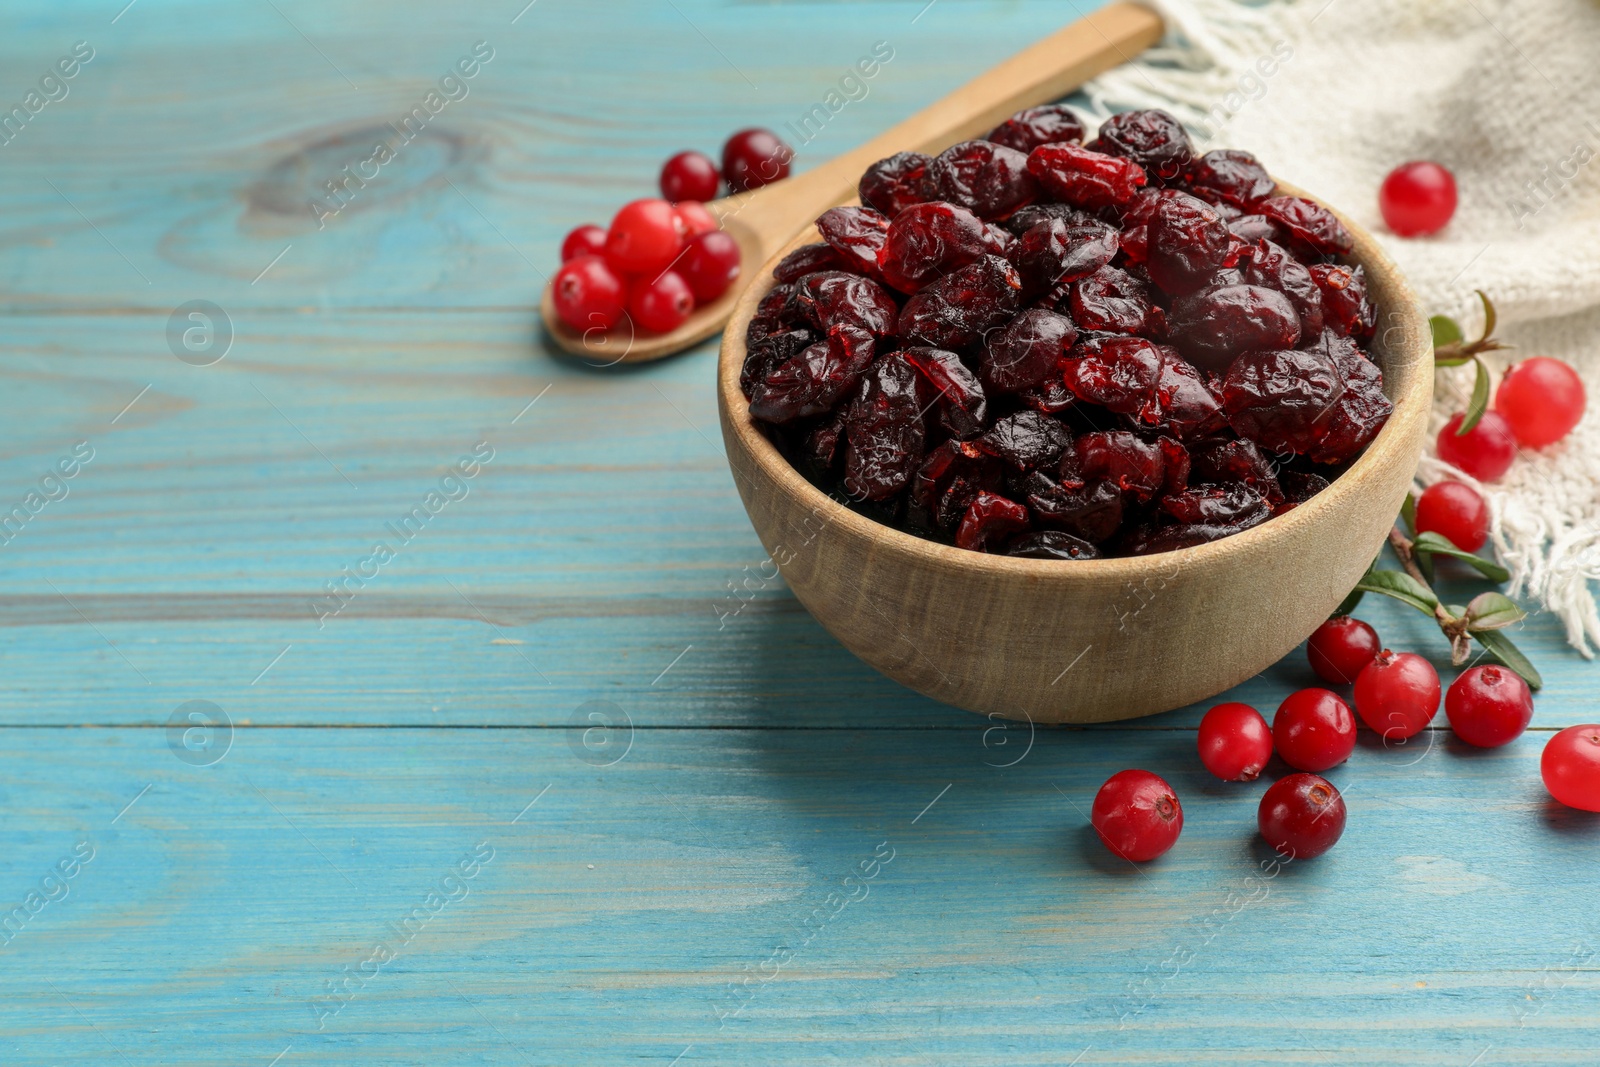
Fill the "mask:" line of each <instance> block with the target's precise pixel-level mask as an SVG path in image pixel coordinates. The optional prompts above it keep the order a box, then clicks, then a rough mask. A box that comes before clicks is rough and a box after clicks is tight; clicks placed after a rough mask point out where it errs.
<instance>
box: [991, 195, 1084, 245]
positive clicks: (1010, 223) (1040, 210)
mask: <svg viewBox="0 0 1600 1067" xmlns="http://www.w3.org/2000/svg"><path fill="white" fill-rule="evenodd" d="M1051 219H1060V220H1061V221H1062V222H1065V223H1066V224H1067V225H1069V226H1071V225H1074V224H1076V223H1079V222H1085V221H1093V222H1098V221H1100V220H1099V219H1096V218H1095V217H1094V216H1093V215H1090V214H1087V213H1085V212H1082V211H1079V210H1078V209H1077V208H1075V207H1069V206H1068V205H1066V204H1056V203H1050V202H1045V203H1033V204H1029V205H1028V206H1027V207H1024V208H1018V209H1017V213H1016V214H1014V215H1012V216H1011V217H1010V218H1008V219H1006V220H1005V221H1004V222H1002V223H1001V225H1002V226H1004V227H1005V228H1006V229H1007V230H1009V231H1010V232H1011V234H1012V235H1013V236H1015V237H1021V236H1022V235H1023V234H1025V233H1027V232H1028V231H1029V230H1031V229H1033V228H1034V227H1035V226H1037V225H1039V223H1041V222H1048V221H1049V220H1051Z"/></svg>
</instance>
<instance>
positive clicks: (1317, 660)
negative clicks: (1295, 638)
mask: <svg viewBox="0 0 1600 1067" xmlns="http://www.w3.org/2000/svg"><path fill="white" fill-rule="evenodd" d="M1382 647H1383V645H1382V643H1381V642H1379V640H1378V631H1376V630H1374V629H1373V628H1372V627H1371V626H1369V625H1367V624H1366V623H1364V622H1362V621H1361V620H1360V619H1356V618H1352V617H1350V616H1349V615H1336V616H1334V617H1333V618H1331V619H1329V620H1328V621H1327V622H1325V623H1323V624H1322V625H1321V626H1319V627H1317V629H1316V632H1314V633H1313V634H1312V635H1311V637H1310V639H1309V640H1307V641H1306V659H1308V660H1310V661H1311V669H1312V670H1313V671H1316V672H1317V677H1318V678H1321V679H1322V680H1323V681H1324V682H1327V683H1329V684H1330V685H1349V684H1350V683H1351V682H1354V681H1355V680H1356V678H1357V677H1358V676H1359V675H1360V674H1361V669H1362V668H1363V667H1365V666H1366V665H1367V664H1369V663H1371V662H1372V660H1373V658H1374V657H1375V656H1377V654H1378V651H1379V649H1381V648H1382Z"/></svg>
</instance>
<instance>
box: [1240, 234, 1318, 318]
mask: <svg viewBox="0 0 1600 1067" xmlns="http://www.w3.org/2000/svg"><path fill="white" fill-rule="evenodd" d="M1239 271H1240V277H1242V278H1243V279H1244V281H1245V282H1246V283H1247V284H1249V285H1259V286H1261V287H1262V288H1264V289H1275V290H1277V291H1278V292H1280V293H1282V294H1283V295H1284V296H1286V297H1288V298H1289V303H1291V304H1293V305H1294V310H1295V314H1297V315H1298V316H1299V317H1300V336H1301V337H1315V336H1317V335H1318V334H1319V333H1321V332H1322V323H1323V314H1322V309H1323V298H1322V290H1321V288H1320V287H1319V286H1318V283H1317V281H1316V279H1315V278H1314V277H1313V276H1312V273H1311V271H1310V270H1307V269H1306V266H1305V264H1303V263H1301V262H1300V261H1299V260H1297V259H1295V258H1294V257H1293V256H1291V255H1290V254H1289V253H1288V251H1287V250H1285V249H1284V248H1283V247H1282V246H1281V245H1278V244H1275V243H1273V242H1272V241H1268V240H1260V241H1257V242H1256V243H1255V244H1253V245H1251V246H1250V248H1249V249H1248V250H1247V251H1246V253H1245V255H1244V257H1243V258H1242V259H1241V260H1240V261H1239Z"/></svg>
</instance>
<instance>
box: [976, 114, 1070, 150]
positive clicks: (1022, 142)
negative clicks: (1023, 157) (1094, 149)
mask: <svg viewBox="0 0 1600 1067" xmlns="http://www.w3.org/2000/svg"><path fill="white" fill-rule="evenodd" d="M1083 133H1084V130H1083V120H1082V119H1080V118H1078V116H1077V114H1076V113H1075V112H1074V111H1073V110H1072V109H1071V108H1069V107H1067V106H1066V105H1065V104H1045V105H1044V106H1043V107H1030V108H1028V109H1027V110H1026V111H1019V112H1017V113H1016V114H1015V115H1012V116H1011V117H1010V118H1009V119H1006V120H1005V121H1004V122H1002V123H1001V124H1000V125H998V126H996V127H995V128H994V129H992V130H990V131H989V132H988V133H986V134H984V135H983V139H984V140H985V141H993V142H994V143H995V144H1001V145H1005V146H1006V147H1007V148H1015V149H1016V150H1017V151H1018V152H1031V151H1033V150H1034V149H1035V148H1038V147H1039V146H1040V145H1042V144H1053V143H1056V142H1059V141H1073V142H1077V143H1080V144H1081V143H1082V142H1083Z"/></svg>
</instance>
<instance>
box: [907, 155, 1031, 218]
mask: <svg viewBox="0 0 1600 1067" xmlns="http://www.w3.org/2000/svg"><path fill="white" fill-rule="evenodd" d="M928 174H929V176H930V177H931V178H932V179H933V182H934V185H935V187H936V188H937V189H938V190H939V198H940V199H941V200H948V201H950V202H951V203H954V204H960V205H961V206H962V207H966V208H970V209H971V210H972V212H973V213H974V214H976V215H977V216H978V217H979V218H981V219H1003V218H1005V217H1006V216H1007V215H1010V214H1011V213H1012V212H1013V211H1016V210H1017V209H1018V208H1019V207H1022V206H1023V205H1024V204H1027V203H1028V202H1029V201H1032V200H1035V199H1037V198H1038V196H1039V183H1038V182H1036V181H1034V180H1033V176H1032V175H1031V174H1029V173H1028V157H1027V154H1026V153H1023V152H1018V151H1017V150H1016V149H1014V148H1007V147H1005V146H1004V145H999V144H994V143H992V142H990V141H962V142H961V143H960V144H955V145H951V146H950V147H949V148H946V149H945V150H944V151H943V152H940V153H939V155H938V156H936V157H935V158H934V161H933V164H932V165H931V166H929V168H928Z"/></svg>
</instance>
